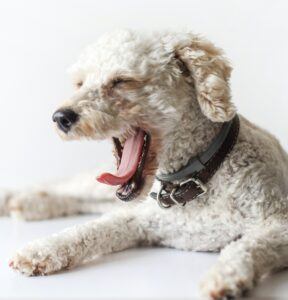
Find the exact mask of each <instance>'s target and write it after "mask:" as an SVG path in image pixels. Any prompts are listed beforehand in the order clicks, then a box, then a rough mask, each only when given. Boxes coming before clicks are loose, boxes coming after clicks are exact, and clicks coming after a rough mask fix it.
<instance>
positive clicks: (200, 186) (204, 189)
mask: <svg viewBox="0 0 288 300" xmlns="http://www.w3.org/2000/svg"><path fill="white" fill-rule="evenodd" d="M189 182H193V183H194V184H195V185H196V188H198V189H200V190H202V192H201V193H200V194H198V195H197V197H199V196H201V195H204V194H205V193H206V192H207V187H206V186H205V184H204V183H203V182H202V181H201V180H200V179H198V178H193V177H192V178H188V179H186V180H184V181H182V182H180V183H179V184H177V185H176V186H175V187H174V188H173V189H172V191H171V192H170V193H169V192H167V191H166V189H165V184H164V183H163V182H161V187H160V189H159V191H158V193H157V198H156V200H157V202H158V204H159V206H160V207H161V208H164V209H167V208H170V207H171V205H170V204H166V203H164V202H163V197H162V192H163V191H165V193H166V194H169V197H170V199H171V200H172V201H173V202H174V204H176V205H177V206H179V207H184V206H185V205H186V203H187V202H186V201H184V202H183V203H181V202H179V201H178V200H177V199H176V193H177V191H178V190H179V188H181V187H182V186H184V185H186V184H188V183H189Z"/></svg>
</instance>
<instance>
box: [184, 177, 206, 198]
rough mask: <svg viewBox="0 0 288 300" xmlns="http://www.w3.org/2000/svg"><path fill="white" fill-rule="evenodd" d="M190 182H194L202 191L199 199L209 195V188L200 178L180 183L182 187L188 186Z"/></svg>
mask: <svg viewBox="0 0 288 300" xmlns="http://www.w3.org/2000/svg"><path fill="white" fill-rule="evenodd" d="M188 182H194V183H195V184H196V185H197V187H198V188H200V189H201V190H202V193H201V194H199V195H198V196H197V197H199V196H202V195H204V194H206V193H207V186H206V185H205V184H204V183H203V182H202V181H201V180H200V179H198V178H189V179H187V180H184V181H182V182H180V186H183V185H185V184H187V183H188Z"/></svg>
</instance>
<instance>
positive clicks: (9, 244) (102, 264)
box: [0, 216, 288, 300]
mask: <svg viewBox="0 0 288 300" xmlns="http://www.w3.org/2000/svg"><path fill="white" fill-rule="evenodd" d="M93 218H95V217H93V216H86V217H75V218H67V219H60V220H55V221H45V222H33V223H22V222H15V221H13V220H9V219H6V218H3V219H1V220H0V245H1V247H0V257H1V266H0V284H1V287H0V299H1V300H2V299H16V298H17V299H29V300H33V299H56V298H57V299H59V298H61V299H62V298H65V299H73V298H74V299H75V298H78V299H107V298H108V299H156V298H157V299H188V298H189V299H199V296H198V285H199V281H200V280H201V278H202V276H203V275H204V274H205V272H207V270H208V269H209V268H210V267H211V266H212V264H213V263H214V262H215V261H216V259H217V256H218V255H217V254H212V253H210V254H209V253H192V252H182V251H178V250H173V249H161V248H157V249H156V248H155V249H151V248H146V249H134V250H127V251H124V252H120V253H116V254H113V255H107V256H104V257H102V258H99V259H97V260H96V261H95V262H93V263H90V264H87V265H85V266H81V267H78V268H77V269H74V270H70V271H66V272H62V273H59V274H55V275H50V276H44V277H30V278H29V277H25V276H23V275H20V274H18V273H15V272H13V271H12V270H10V269H9V268H8V260H9V257H10V256H11V253H13V251H15V249H16V248H18V247H19V246H23V245H25V244H26V243H27V242H28V241H30V240H31V239H34V238H37V237H43V236H45V235H48V234H51V233H54V232H57V231H59V230H61V229H64V228H66V227H67V226H71V225H74V224H77V223H83V222H85V221H87V220H91V219H93ZM287 279H288V272H282V273H279V274H276V275H274V276H273V277H271V278H269V279H268V280H266V281H264V282H263V283H262V284H260V286H259V287H258V288H257V289H256V290H255V292H254V293H253V296H251V299H264V298H265V299H280V298H281V299H287V293H288V287H287Z"/></svg>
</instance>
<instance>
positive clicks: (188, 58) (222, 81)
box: [175, 38, 236, 122]
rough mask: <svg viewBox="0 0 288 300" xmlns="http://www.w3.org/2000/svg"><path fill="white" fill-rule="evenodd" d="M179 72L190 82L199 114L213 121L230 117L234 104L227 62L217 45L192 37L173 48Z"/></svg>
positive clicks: (221, 120) (229, 118)
mask: <svg viewBox="0 0 288 300" xmlns="http://www.w3.org/2000/svg"><path fill="white" fill-rule="evenodd" d="M175 56H176V59H177V60H178V61H179V63H180V66H181V64H182V74H183V75H184V76H186V77H187V80H188V81H189V80H190V83H191V84H193V85H194V88H195V92H196V97H197V100H198V102H199V105H200V108H201V111H202V112H203V114H204V115H205V116H206V117H207V118H209V119H210V120H212V121H214V122H225V121H229V120H231V119H232V118H233V116H234V115H235V113H236V108H235V106H234V104H233V103H232V102H231V95H230V87H229V78H230V73H231V70H232V68H231V66H230V65H229V62H228V61H227V60H226V58H225V57H224V56H223V53H222V51H221V50H220V49H218V48H216V47H215V46H214V45H213V44H212V43H210V42H208V41H206V40H203V39H199V38H195V40H193V41H192V42H191V45H189V46H185V47H182V48H180V49H178V50H176V53H175Z"/></svg>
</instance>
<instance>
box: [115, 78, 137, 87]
mask: <svg viewBox="0 0 288 300" xmlns="http://www.w3.org/2000/svg"><path fill="white" fill-rule="evenodd" d="M131 81H132V79H127V78H116V79H114V80H113V81H112V87H117V86H120V85H121V84H123V83H128V82H131Z"/></svg>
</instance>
